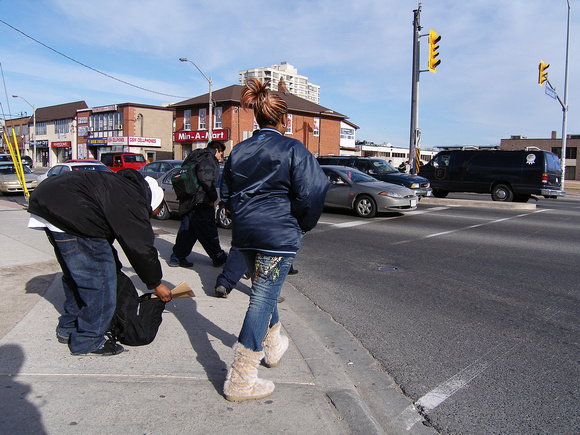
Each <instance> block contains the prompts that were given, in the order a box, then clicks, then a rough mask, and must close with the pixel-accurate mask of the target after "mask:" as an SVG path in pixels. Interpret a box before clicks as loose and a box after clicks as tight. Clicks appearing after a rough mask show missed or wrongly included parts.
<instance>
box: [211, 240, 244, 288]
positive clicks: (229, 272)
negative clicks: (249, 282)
mask: <svg viewBox="0 0 580 435" xmlns="http://www.w3.org/2000/svg"><path fill="white" fill-rule="evenodd" d="M246 268H247V266H246V260H245V259H244V256H243V255H242V253H241V252H240V251H239V249H238V248H236V247H235V246H232V247H231V248H230V253H229V255H228V259H227V261H226V264H225V265H224V268H223V270H222V273H220V274H219V275H218V277H217V279H216V282H215V286H216V287H217V286H218V285H223V286H224V287H225V288H226V290H227V291H228V293H229V292H231V291H232V289H233V288H234V287H235V286H236V284H237V283H238V281H239V280H240V279H242V276H244V273H246V270H247V269H246Z"/></svg>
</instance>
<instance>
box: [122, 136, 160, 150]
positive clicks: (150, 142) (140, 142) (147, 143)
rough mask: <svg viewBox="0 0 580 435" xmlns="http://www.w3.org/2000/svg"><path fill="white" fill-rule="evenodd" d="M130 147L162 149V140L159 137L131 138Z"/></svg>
mask: <svg viewBox="0 0 580 435" xmlns="http://www.w3.org/2000/svg"><path fill="white" fill-rule="evenodd" d="M129 146H138V147H159V148H161V139H160V138H158V137H135V136H129Z"/></svg>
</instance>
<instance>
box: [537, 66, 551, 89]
mask: <svg viewBox="0 0 580 435" xmlns="http://www.w3.org/2000/svg"><path fill="white" fill-rule="evenodd" d="M549 66H550V64H549V63H544V61H543V60H541V61H540V65H539V66H538V70H539V71H540V72H539V73H538V83H539V85H540V86H544V82H545V81H546V80H548V71H546V70H547V69H548V67H549Z"/></svg>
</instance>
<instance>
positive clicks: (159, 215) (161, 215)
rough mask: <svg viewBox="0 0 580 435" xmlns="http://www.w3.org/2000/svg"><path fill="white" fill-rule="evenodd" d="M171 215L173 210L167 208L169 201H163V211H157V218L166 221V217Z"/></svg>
mask: <svg viewBox="0 0 580 435" xmlns="http://www.w3.org/2000/svg"><path fill="white" fill-rule="evenodd" d="M170 217H171V212H170V211H169V208H167V203H166V202H165V201H163V205H162V206H161V211H160V212H159V213H157V215H156V216H155V219H159V220H160V221H164V220H165V219H169V218H170Z"/></svg>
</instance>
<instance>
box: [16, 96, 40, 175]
mask: <svg viewBox="0 0 580 435" xmlns="http://www.w3.org/2000/svg"><path fill="white" fill-rule="evenodd" d="M12 98H20V99H21V100H23V101H24V102H25V103H26V104H28V105H29V106H30V107H32V122H33V126H32V134H31V135H30V138H34V141H33V142H32V144H33V149H34V156H33V158H32V162H33V164H34V165H35V166H36V106H35V105H34V104H30V103H29V102H28V101H26V99H25V98H24V97H21V96H19V95H12ZM28 142H29V146H30V140H29V141H28Z"/></svg>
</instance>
